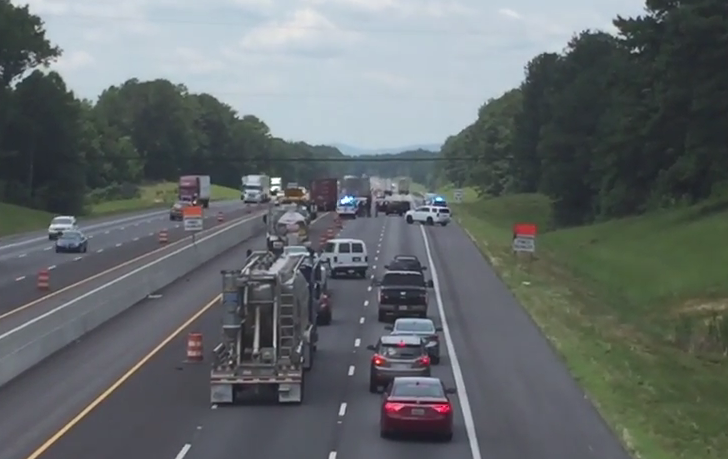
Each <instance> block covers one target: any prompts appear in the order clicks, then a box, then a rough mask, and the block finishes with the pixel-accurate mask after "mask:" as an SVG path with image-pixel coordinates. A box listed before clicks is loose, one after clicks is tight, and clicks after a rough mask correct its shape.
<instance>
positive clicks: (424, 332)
mask: <svg viewBox="0 0 728 459" xmlns="http://www.w3.org/2000/svg"><path fill="white" fill-rule="evenodd" d="M385 328H386V329H387V330H391V333H390V335H394V336H403V335H410V336H412V335H414V336H419V337H420V338H421V339H422V341H424V342H425V348H426V349H427V353H428V354H429V356H430V358H431V359H432V363H433V365H438V364H439V363H440V335H438V332H441V331H442V328H441V327H436V326H435V323H434V322H433V321H432V319H415V318H410V317H403V318H400V319H397V320H395V321H394V325H390V326H387V327H385Z"/></svg>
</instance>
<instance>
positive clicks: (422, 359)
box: [417, 355, 430, 365]
mask: <svg viewBox="0 0 728 459" xmlns="http://www.w3.org/2000/svg"><path fill="white" fill-rule="evenodd" d="M417 361H418V362H420V363H421V364H422V365H429V364H430V357H429V356H426V355H423V356H422V357H420V358H419V360H417Z"/></svg>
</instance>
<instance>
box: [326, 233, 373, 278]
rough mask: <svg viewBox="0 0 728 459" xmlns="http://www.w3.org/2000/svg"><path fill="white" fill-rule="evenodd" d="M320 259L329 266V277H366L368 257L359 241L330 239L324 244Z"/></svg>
mask: <svg viewBox="0 0 728 459" xmlns="http://www.w3.org/2000/svg"><path fill="white" fill-rule="evenodd" d="M321 258H322V259H323V260H326V261H328V263H329V265H330V266H331V277H332V278H335V277H336V276H338V275H359V276H361V277H364V278H366V277H367V270H368V269H369V255H368V254H367V245H366V244H365V243H364V241H362V240H361V239H331V240H330V241H329V242H327V243H326V246H325V247H324V251H323V252H322V253H321Z"/></svg>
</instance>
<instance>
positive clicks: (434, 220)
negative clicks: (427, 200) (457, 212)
mask: <svg viewBox="0 0 728 459" xmlns="http://www.w3.org/2000/svg"><path fill="white" fill-rule="evenodd" d="M404 218H405V220H406V221H407V223H409V224H412V223H414V222H418V223H424V224H426V225H442V226H446V225H447V224H448V223H450V209H448V208H447V207H439V206H421V207H418V208H416V209H412V210H408V211H407V212H406V213H405V214H404Z"/></svg>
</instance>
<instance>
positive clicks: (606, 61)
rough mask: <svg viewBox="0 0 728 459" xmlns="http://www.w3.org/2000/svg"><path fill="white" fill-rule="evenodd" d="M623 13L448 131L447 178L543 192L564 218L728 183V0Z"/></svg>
mask: <svg viewBox="0 0 728 459" xmlns="http://www.w3.org/2000/svg"><path fill="white" fill-rule="evenodd" d="M613 24H614V26H615V27H616V28H617V33H616V34H614V35H612V34H609V33H606V32H602V31H593V30H586V31H583V32H581V33H579V34H577V35H575V36H574V37H573V38H572V39H571V40H570V41H569V43H568V44H567V46H566V49H565V50H564V52H563V53H543V54H540V55H538V56H536V57H534V58H533V59H532V60H531V61H530V62H529V63H528V64H527V65H526V68H525V79H524V81H523V82H522V83H521V85H520V86H519V87H518V88H516V89H513V90H511V91H508V92H507V93H505V94H504V95H502V96H501V97H499V98H497V99H492V100H489V101H487V102H486V103H485V104H484V105H483V106H482V107H481V108H480V110H479V113H478V117H477V120H476V121H475V122H474V123H473V124H471V125H470V126H468V127H466V128H465V129H463V130H462V131H461V132H460V133H458V134H457V135H454V136H451V137H449V138H448V139H447V141H446V143H445V144H444V146H443V149H442V155H443V157H444V159H445V165H446V167H445V168H444V169H445V171H446V172H445V175H446V178H447V179H448V180H449V181H452V182H454V183H456V184H458V185H460V186H469V185H473V186H476V187H477V188H478V189H479V191H480V192H481V193H483V194H484V195H490V196H498V195H501V194H504V193H533V192H539V193H543V194H545V195H547V196H549V197H550V198H552V200H553V211H554V219H555V223H556V224H559V225H577V224H583V223H587V222H591V221H597V220H603V219H609V218H616V217H622V216H627V215H633V214H638V213H642V212H645V211H648V210H652V209H657V208H662V207H668V206H675V205H682V204H690V203H695V202H698V201H701V200H705V199H707V198H710V197H712V196H715V195H717V194H721V193H724V192H725V191H728V66H726V65H725V63H726V62H728V35H726V33H725V31H726V30H728V3H726V2H724V1H721V0H685V1H681V2H674V1H668V0H648V1H647V3H646V9H645V13H644V14H643V15H641V16H638V17H633V18H626V17H621V16H618V17H617V18H616V19H615V20H614V21H613Z"/></svg>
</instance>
